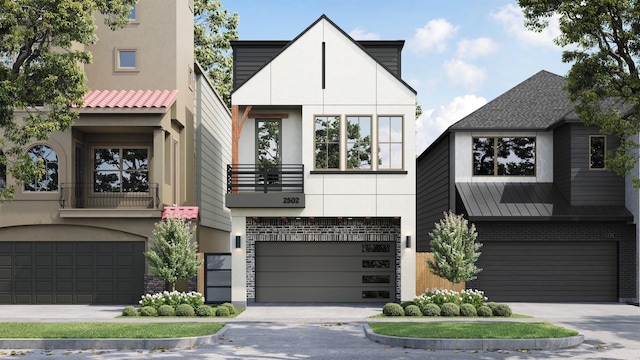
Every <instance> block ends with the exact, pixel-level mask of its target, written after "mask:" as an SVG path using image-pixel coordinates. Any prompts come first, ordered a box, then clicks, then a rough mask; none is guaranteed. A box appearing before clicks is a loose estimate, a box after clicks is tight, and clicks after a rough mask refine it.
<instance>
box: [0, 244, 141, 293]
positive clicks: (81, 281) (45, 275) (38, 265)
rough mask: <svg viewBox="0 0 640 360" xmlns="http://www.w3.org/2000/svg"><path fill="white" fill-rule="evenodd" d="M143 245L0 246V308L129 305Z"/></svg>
mask: <svg viewBox="0 0 640 360" xmlns="http://www.w3.org/2000/svg"><path fill="white" fill-rule="evenodd" d="M143 252H144V242H142V241H135V242H133V241H132V242H106V241H105V242H17V241H16V242H0V304H135V303H137V302H138V300H140V296H141V295H142V294H143V291H144V284H143V282H144V255H143Z"/></svg>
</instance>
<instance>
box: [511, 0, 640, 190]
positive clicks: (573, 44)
mask: <svg viewBox="0 0 640 360" xmlns="http://www.w3.org/2000/svg"><path fill="white" fill-rule="evenodd" d="M518 2H519V4H520V6H521V7H522V10H523V12H524V15H525V24H526V25H527V27H528V28H529V29H531V30H534V31H542V30H543V29H544V28H546V27H547V26H548V25H549V18H550V17H552V16H558V17H559V19H560V32H561V34H560V35H559V36H558V37H557V38H556V39H555V42H556V44H558V45H559V46H563V47H567V48H568V49H570V50H566V51H564V53H563V55H562V61H563V62H566V63H571V62H573V65H572V67H571V69H570V71H569V72H568V74H567V77H566V78H567V85H566V90H567V91H568V93H569V98H570V99H571V101H573V102H574V103H575V109H576V112H577V113H578V115H579V116H580V119H581V120H582V122H584V123H585V124H586V125H597V126H599V127H600V128H601V131H602V133H604V134H613V135H616V136H617V137H618V138H619V139H620V141H621V143H620V146H619V147H618V148H617V149H616V150H615V151H613V152H612V153H610V154H608V155H607V158H606V160H605V164H606V167H607V168H608V169H610V170H612V171H615V172H616V173H617V174H619V175H625V174H628V173H629V172H630V171H631V170H632V169H633V168H634V166H635V165H636V164H637V163H638V152H637V150H638V147H639V144H638V141H637V137H636V136H637V134H638V132H639V131H640V114H639V113H638V112H637V107H638V105H640V77H639V73H638V68H637V61H638V56H639V54H640V1H635V0H619V1H613V0H583V1H568V0H553V1H550V0H519V1H518ZM630 110H632V111H630ZM633 182H634V186H635V187H636V188H638V187H640V180H639V179H638V178H637V177H635V178H634V179H633Z"/></svg>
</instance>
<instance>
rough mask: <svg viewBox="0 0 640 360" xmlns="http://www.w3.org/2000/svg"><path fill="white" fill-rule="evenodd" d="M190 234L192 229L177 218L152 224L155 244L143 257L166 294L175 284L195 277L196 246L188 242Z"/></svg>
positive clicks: (197, 265) (198, 264) (196, 263)
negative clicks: (157, 277)
mask: <svg viewBox="0 0 640 360" xmlns="http://www.w3.org/2000/svg"><path fill="white" fill-rule="evenodd" d="M194 232H195V226H193V227H192V226H191V223H190V222H189V221H187V220H186V219H184V218H180V217H169V218H166V219H164V220H162V221H160V222H158V223H156V224H155V229H154V230H153V236H154V239H155V242H154V244H153V245H152V246H151V248H150V249H149V251H147V252H145V253H144V256H145V258H146V259H147V261H148V262H149V267H150V268H151V272H152V273H153V274H155V275H157V276H159V277H160V278H161V279H162V280H164V281H165V282H166V283H167V285H168V286H169V290H170V291H173V290H175V288H176V282H177V281H179V280H182V279H188V278H190V277H192V276H195V275H196V274H197V273H198V268H199V267H200V265H202V261H201V260H198V254H197V251H198V245H197V244H195V243H193V242H191V237H192V236H193V234H194Z"/></svg>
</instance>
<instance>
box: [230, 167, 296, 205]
mask: <svg viewBox="0 0 640 360" xmlns="http://www.w3.org/2000/svg"><path fill="white" fill-rule="evenodd" d="M226 205H227V207H228V208H304V207H305V196H304V165H302V164H282V165H274V166H261V165H258V164H230V165H227V195H226Z"/></svg>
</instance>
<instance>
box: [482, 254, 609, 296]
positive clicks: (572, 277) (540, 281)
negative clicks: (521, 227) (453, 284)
mask: <svg viewBox="0 0 640 360" xmlns="http://www.w3.org/2000/svg"><path fill="white" fill-rule="evenodd" d="M481 251H482V255H480V259H479V260H478V262H477V266H478V267H479V268H481V269H483V271H482V272H480V273H479V274H478V279H477V281H474V283H473V285H474V287H477V288H478V289H479V290H484V292H485V295H486V296H487V297H489V300H490V301H541V302H607V301H618V293H617V289H618V265H617V259H618V247H617V243H616V242H517V243H516V242H485V243H484V244H483V246H482V249H481Z"/></svg>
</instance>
